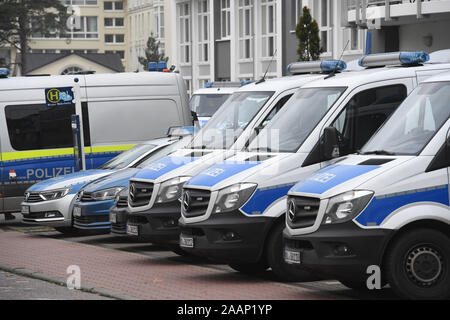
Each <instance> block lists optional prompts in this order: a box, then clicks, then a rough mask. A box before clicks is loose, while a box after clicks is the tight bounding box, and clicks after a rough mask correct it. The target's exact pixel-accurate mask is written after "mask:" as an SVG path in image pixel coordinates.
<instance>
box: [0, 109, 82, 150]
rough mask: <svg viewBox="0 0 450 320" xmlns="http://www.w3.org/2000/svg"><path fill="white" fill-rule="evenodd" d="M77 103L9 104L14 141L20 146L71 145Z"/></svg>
mask: <svg viewBox="0 0 450 320" xmlns="http://www.w3.org/2000/svg"><path fill="white" fill-rule="evenodd" d="M82 107H83V129H84V144H85V145H86V146H90V145H91V141H90V135H89V116H88V107H87V103H86V102H83V103H82ZM72 114H75V107H74V106H69V107H67V106H66V107H54V108H49V107H47V105H45V104H33V105H14V106H6V107H5V115H6V124H7V126H8V133H9V139H10V141H11V145H12V147H13V148H14V149H16V150H40V149H54V148H70V147H72V146H73V139H72V127H71V116H72Z"/></svg>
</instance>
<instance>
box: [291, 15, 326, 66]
mask: <svg viewBox="0 0 450 320" xmlns="http://www.w3.org/2000/svg"><path fill="white" fill-rule="evenodd" d="M295 34H296V35H297V38H298V39H299V42H300V43H299V47H298V50H297V53H298V57H299V59H298V61H311V60H318V59H319V58H320V54H321V53H322V52H323V49H322V48H321V47H320V37H319V25H318V24H317V21H316V20H315V19H313V18H312V17H311V11H310V10H309V9H308V7H304V8H303V12H302V17H301V18H300V20H299V22H298V24H297V27H296V28H295Z"/></svg>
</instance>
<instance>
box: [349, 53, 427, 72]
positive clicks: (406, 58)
mask: <svg viewBox="0 0 450 320" xmlns="http://www.w3.org/2000/svg"><path fill="white" fill-rule="evenodd" d="M428 60H430V56H429V55H428V53H426V52H425V51H401V52H388V53H376V54H369V55H366V56H364V57H362V58H361V59H359V61H358V64H359V65H360V66H361V67H364V68H370V67H384V66H392V65H399V64H400V65H405V66H409V65H417V64H421V63H424V62H427V61H428Z"/></svg>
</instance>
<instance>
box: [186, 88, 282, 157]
mask: <svg viewBox="0 0 450 320" xmlns="http://www.w3.org/2000/svg"><path fill="white" fill-rule="evenodd" d="M273 94H274V92H272V91H271V92H237V93H234V94H233V95H232V96H231V98H230V99H228V100H227V101H226V102H225V103H224V104H223V105H222V107H220V109H219V110H218V111H217V113H216V114H215V115H214V116H213V117H212V118H211V120H209V121H208V123H207V124H206V125H205V127H204V128H203V129H202V130H200V131H199V132H198V134H196V135H195V137H194V139H193V141H192V143H191V144H190V146H188V148H193V149H229V148H230V147H231V146H232V145H233V144H234V142H235V141H236V140H237V138H238V137H239V136H240V135H241V133H242V132H243V131H244V130H245V128H247V125H248V124H249V122H250V121H251V120H252V119H253V118H254V117H255V116H256V114H257V113H258V112H259V111H260V110H261V108H262V107H263V106H264V105H265V104H266V102H267V101H268V100H269V99H270V97H271V96H272V95H273Z"/></svg>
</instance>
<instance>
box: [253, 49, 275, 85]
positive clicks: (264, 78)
mask: <svg viewBox="0 0 450 320" xmlns="http://www.w3.org/2000/svg"><path fill="white" fill-rule="evenodd" d="M277 50H278V49H275V52H274V53H273V56H272V59H271V60H270V63H269V65H268V66H267V69H266V72H265V73H264V76H263V77H262V78H261V79H259V80H258V81H257V82H256V83H255V84H260V83H263V82H265V81H266V76H267V72H269V68H270V66H271V65H272V62H273V59H274V58H275V55H276V54H277Z"/></svg>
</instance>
